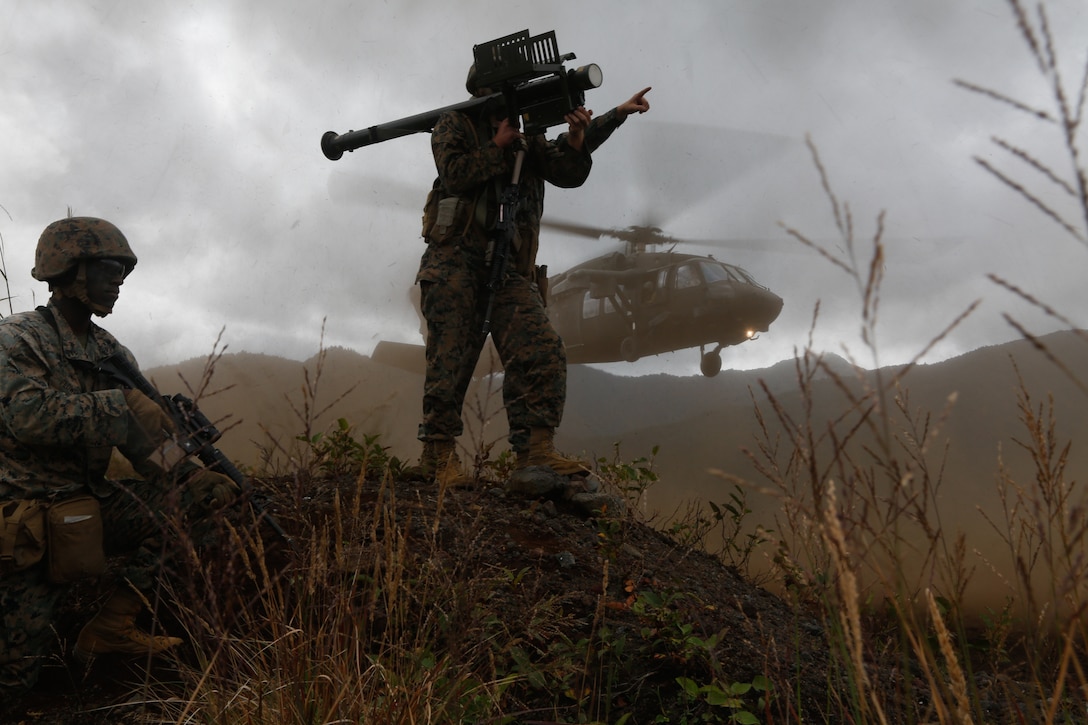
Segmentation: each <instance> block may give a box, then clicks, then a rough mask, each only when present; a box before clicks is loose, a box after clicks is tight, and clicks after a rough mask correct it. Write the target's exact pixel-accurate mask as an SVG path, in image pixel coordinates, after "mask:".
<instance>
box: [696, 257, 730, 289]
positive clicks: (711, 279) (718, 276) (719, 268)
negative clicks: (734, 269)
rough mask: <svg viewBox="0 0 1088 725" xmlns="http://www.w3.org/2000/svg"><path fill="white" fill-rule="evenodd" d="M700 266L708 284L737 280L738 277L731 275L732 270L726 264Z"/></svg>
mask: <svg viewBox="0 0 1088 725" xmlns="http://www.w3.org/2000/svg"><path fill="white" fill-rule="evenodd" d="M699 266H700V267H701V268H702V270H703V279H705V280H706V283H707V284H713V283H715V282H725V281H735V280H736V277H735V276H734V275H733V274H731V273H730V270H729V269H727V268H726V266H725V265H724V264H715V263H713V262H700V263H699Z"/></svg>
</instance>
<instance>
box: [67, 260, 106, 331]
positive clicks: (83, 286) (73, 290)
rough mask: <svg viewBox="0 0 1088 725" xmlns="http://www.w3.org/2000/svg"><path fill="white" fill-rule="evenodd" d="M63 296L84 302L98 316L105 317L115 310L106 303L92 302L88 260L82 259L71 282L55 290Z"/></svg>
mask: <svg viewBox="0 0 1088 725" xmlns="http://www.w3.org/2000/svg"><path fill="white" fill-rule="evenodd" d="M55 292H56V293H59V296H61V297H69V298H74V299H77V300H79V301H80V302H82V303H83V304H84V305H85V306H86V307H87V309H89V310H90V311H91V312H92V313H93V314H94V315H96V316H98V317H105V316H106V315H108V314H110V313H111V312H113V306H112V305H111V306H109V307H107V306H106V305H103V304H100V303H97V302H91V298H90V297H89V296H88V295H87V262H86V260H80V262H79V269H78V271H77V272H76V278H75V279H74V280H72V282H71V283H70V284H67V285H65V286H64V287H63V288H60V289H57V290H55Z"/></svg>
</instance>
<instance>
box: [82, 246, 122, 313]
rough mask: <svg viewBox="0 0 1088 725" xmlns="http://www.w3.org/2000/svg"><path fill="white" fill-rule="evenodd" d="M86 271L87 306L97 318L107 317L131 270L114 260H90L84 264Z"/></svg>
mask: <svg viewBox="0 0 1088 725" xmlns="http://www.w3.org/2000/svg"><path fill="white" fill-rule="evenodd" d="M86 270H87V303H88V306H89V307H90V308H91V310H92V311H93V312H94V313H95V314H97V315H99V316H105V315H108V314H109V313H110V312H112V311H113V306H114V304H116V303H117V298H118V297H119V296H120V295H121V285H122V284H124V282H125V277H127V276H128V273H129V272H131V271H132V268H131V267H129V266H128V265H126V264H124V263H123V262H120V261H118V260H116V259H91V260H87V262H86Z"/></svg>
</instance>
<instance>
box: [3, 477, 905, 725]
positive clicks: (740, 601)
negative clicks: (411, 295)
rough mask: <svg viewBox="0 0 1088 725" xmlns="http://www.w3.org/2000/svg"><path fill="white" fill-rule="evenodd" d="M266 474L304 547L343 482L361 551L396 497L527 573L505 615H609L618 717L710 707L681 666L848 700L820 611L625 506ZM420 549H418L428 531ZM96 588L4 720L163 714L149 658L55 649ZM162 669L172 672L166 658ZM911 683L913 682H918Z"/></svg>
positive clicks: (473, 547)
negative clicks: (142, 698) (94, 656)
mask: <svg viewBox="0 0 1088 725" xmlns="http://www.w3.org/2000/svg"><path fill="white" fill-rule="evenodd" d="M259 483H260V484H261V485H262V486H263V487H264V488H265V489H266V490H271V491H279V492H280V493H278V494H275V495H274V496H273V498H272V499H271V501H270V506H269V510H271V511H273V512H275V513H276V515H277V517H278V518H279V520H280V521H281V523H282V524H283V527H284V528H285V529H287V530H288V532H289V533H290V534H291V535H292V536H294V537H295V538H296V539H297V540H298V541H299V542H300V543H303V545H305V542H306V541H307V537H308V535H309V533H310V532H311V531H312V530H313V528H312V527H314V526H316V525H320V524H321V522H327V521H328V520H329V517H330V516H335V515H336V511H337V509H336V507H335V506H334V494H336V492H337V491H339V492H340V497H341V499H342V500H347V499H349V498H350V497H351V496H352V495H355V496H358V495H359V493H358V492H360V491H361V498H362V502H361V503H362V507H361V509H360V510H361V511H362V512H364V514H366V515H364V516H363V517H361V520H360V521H359V522H357V523H358V524H359V525H358V526H354V527H349V528H347V529H346V531H348V532H349V533H348V535H349V536H352V534H351V533H350V532H360V533H359V536H358V537H357V540H356V541H354V545H355V546H358V547H359V548H360V550H362V549H365V548H366V547H367V546H372V544H368V543H367V542H366V541H365V540H364V537H363V536H362V533H361V532H368V531H369V532H373V531H374V528H375V527H374V526H372V524H373V523H374V522H373V521H372V520H370V519H372V518H373V517H374V516H375V514H374V513H373V512H374V511H378V510H382V509H381V505H380V504H379V503H378V502H380V501H382V500H386V501H393V500H395V501H396V505H395V507H393V506H388V507H387V510H388V511H389V512H391V513H390V516H389V518H388V519H387V520H386V521H384V522H381V523H380V527H381V528H382V529H384V530H388V529H389V528H390V527H393V526H396V527H397V528H398V529H399V530H400V531H401V532H403V533H406V534H407V535H408V536H409V537H418V538H419V540H420V541H421V542H422V541H423V540H425V539H426V540H428V541H429V542H430V544H431V546H433V545H434V543H435V542H436V541H437V542H438V544H439V547H440V548H441V550H442V551H443V552H444V554H445V556H446V557H448V558H450V559H452V560H455V561H457V562H458V564H459V566H458V567H456V569H457V570H458V571H462V570H463V571H471V570H473V569H474V568H475V567H492V568H501V569H504V570H507V571H510V572H521V573H522V575H521V577H520V580H521V582H523V583H522V584H521V585H519V587H520V588H518V589H512V590H509V591H508V593H507V595H506V598H507V601H503V602H501V604H496V607H495V609H496V611H498V612H500V613H501V616H504V617H507V618H509V621H510V622H511V623H513V622H517V621H519V619H520V617H521V616H522V615H523V614H525V612H526V610H527V608H528V607H531V606H533V605H534V604H535V603H537V602H539V601H541V600H542V599H543V598H546V597H551V598H554V599H555V600H556V601H557V602H559V603H560V606H561V608H562V611H563V614H564V615H565V616H564V617H563V620H562V626H563V627H565V628H567V629H568V630H569V631H566V632H565V633H564V634H565V636H566V638H567V639H568V640H569V641H578V640H579V639H580V638H585V637H589V636H592V634H593V633H594V632H600V631H601V627H602V626H607V627H608V628H609V631H611V632H613V633H622V634H623V635H624V637H625V638H626V649H625V651H626V652H627V653H628V654H627V655H626V656H625V659H624V661H623V666H622V667H621V668H620V674H621V677H622V681H620V682H616V683H614V684H613V686H612V687H611V688H610V692H611V693H612V694H611V698H612V700H611V702H609V703H607V710H608V712H609V713H610V717H609V720H610V721H612V722H615V721H617V720H618V719H619V717H620V715H621V714H624V713H626V714H629V720H628V722H631V723H640V722H651V721H653V718H654V717H655V716H657V715H658V714H661V713H667V714H670V715H671V717H670V719H669V720H667V722H680V721H681V720H680V719H679V717H680V713H686V714H687V716H688V717H690V718H697V717H698V716H699V715H700V714H705V713H700V712H699V711H698V708H693V707H692V705H691V703H690V701H688V702H687V704H683V697H682V693H681V692H680V688H679V686H678V684H677V678H679V677H687V678H690V679H691V680H692V681H694V682H696V683H699V684H708V683H710V682H718V683H720V684H722V685H723V686H728V685H730V684H731V683H753V682H757V681H759V680H758V678H760V677H761V676H765V677H767V678H769V679H770V682H771V684H772V687H773V689H772V692H771V696H770V697H768V698H766V704H764V705H763V706H762V707H763V711H762V712H757V713H755V714H756V715H757V716H758V718H759V721H760V722H796V721H799V720H800V719H802V718H803V720H804V721H805V722H827V721H830V722H835V721H837V720H838V718H837V717H836V715H835V714H836V713H842V712H843V705H842V702H841V701H837V700H838V690H839V688H838V686H837V685H836V684H835V676H834V675H832V674H829V645H828V642H827V641H826V630H825V626H824V623H823V622H820V621H818V620H816V619H814V618H812V617H810V616H807V615H805V614H803V613H799V612H798V611H796V610H795V609H794V608H792V607H790V606H788V605H787V604H786V603H785V602H784V601H782V600H781V599H779V598H777V597H775V596H772V595H771V594H770V593H768V592H767V591H765V590H763V589H761V588H760V587H758V586H754V585H753V584H751V583H748V582H746V581H745V580H744V579H743V578H742V577H741V576H739V575H738V573H737V572H735V571H733V570H731V569H730V568H729V567H727V566H724V565H723V564H722V563H721V562H720V561H719V560H717V559H715V558H714V557H711V556H709V555H707V554H705V553H702V552H700V551H696V550H692V549H690V548H687V547H685V546H681V545H679V544H677V543H676V542H675V541H674V540H672V539H670V538H669V537H668V536H666V535H665V534H663V533H661V532H659V531H658V530H656V529H655V528H654V527H653V526H652V525H649V524H646V523H641V522H639V521H637V520H636V518H637V517H635V516H633V515H630V514H624V513H623V512H622V511H610V512H605V513H604V514H600V513H598V514H593V513H589V512H587V510H586V507H585V506H583V505H576V504H575V503H574V502H572V501H571V500H569V498H568V497H565V496H551V497H547V496H546V497H539V498H532V497H527V496H525V495H524V494H512V493H509V492H507V491H506V490H505V489H504V487H503V486H501V485H499V484H495V483H478V484H477V485H475V486H474V487H472V488H461V489H450V490H446V491H443V492H439V491H438V490H437V489H436V488H435V487H434V486H426V485H420V484H418V483H413V482H409V481H403V482H396V483H393V484H389V483H387V484H386V485H385V486H382V485H381V484H379V483H378V482H377V481H373V482H367V483H365V484H363V485H362V487H361V488H359V489H357V488H356V483H355V481H354V480H353V479H351V478H347V477H345V478H342V479H340V480H337V479H325V480H314V481H312V482H309V483H307V484H305V486H304V487H302V490H300V484H298V482H297V481H294V482H290V481H266V482H259ZM292 488H293V490H289V489H292ZM440 493H441V495H440ZM613 508H622V506H619V505H614V506H613ZM394 521H395V523H394ZM435 522H437V525H435ZM265 538H268V537H267V536H266V537H265ZM273 539H274V537H273V538H269V539H268V540H269V542H270V545H273V556H274V558H277V559H280V560H282V561H279V562H278V565H283V566H293V565H296V564H295V562H294V561H292V555H291V554H290V552H289V551H287V550H286V547H283V546H282V545H281V546H280V547H279V549H278V550H277V549H276V548H275V545H274V544H272V542H273ZM378 539H379V540H380V539H381V531H379V537H378ZM420 548H421V550H422V549H424V548H425V547H424V546H423V545H422V544H421V546H420ZM360 553H361V555H364V556H365V552H362V551H361V552H360ZM98 594H99V593H98V592H97V591H96V590H95V584H94V583H89V584H87V585H83V586H81V587H80V588H78V589H77V590H76V591H75V592H74V593H73V594H72V595H71V596H70V597H69V598H68V600H67V601H66V602H65V604H64V609H63V611H62V614H61V617H60V620H59V622H58V640H59V642H58V648H57V653H56V658H55V660H54V661H51V662H50V664H49V666H47V667H46V668H45V671H44V673H43V675H42V679H41V682H40V683H39V685H38V686H37V687H36V689H35V690H34V691H33V692H31V693H30V694H28V695H26V696H25V697H23V698H22V699H21V700H19V701H18V702H8V703H4V704H3V705H2V706H0V722H3V723H86V724H92V723H93V724H100V723H126V722H131V723H135V722H143V723H146V722H156V721H157V720H154V719H149V718H148V716H147V714H146V713H143V714H142V715H139V714H137V711H138V710H139V708H138V707H137V706H136V705H135V704H133V703H131V702H130V698H132V697H133V696H132V694H131V693H132V692H133V691H134V689H133V686H132V683H133V682H140V681H141V680H142V679H143V678H144V677H145V676H146V672H145V671H144V670H142V669H141V668H140V665H141V664H142V663H132V662H116V661H108V660H107V658H102V659H101V660H99V661H98V662H96V663H94V665H93V666H92V667H91V668H90V669H89V670H85V669H84V668H82V667H81V666H79V665H76V664H75V663H73V662H72V661H71V660H70V659H69V658H67V657H65V656H64V655H62V653H61V646H63V645H64V644H65V643H71V642H72V641H74V638H75V636H76V634H77V633H78V631H79V626H80V625H81V623H82V622H83V621H85V619H86V617H87V616H88V614H87V612H88V611H93V608H90V609H89V608H88V604H87V602H89V601H91V600H92V599H94V598H95V597H96V596H98ZM640 600H641V601H642V602H647V601H652V602H654V603H656V604H657V605H659V607H657V608H656V609H654V611H653V612H651V613H650V614H648V613H647V611H646V610H645V608H642V609H640V607H639V606H638V602H639V601H640ZM651 614H652V616H651ZM692 638H697V639H698V640H699V641H702V642H709V643H710V645H709V647H708V649H707V653H706V655H705V656H703V657H694V656H687V655H690V653H691V646H690V644H684V643H683V642H681V644H679V645H678V644H677V642H678V641H680V640H684V641H686V642H691V641H694V640H693V639H692ZM670 642H671V644H670ZM157 667H164V665H158V666H157ZM165 667H166V670H167V672H166V673H165V675H166V676H168V675H169V667H168V665H165ZM156 674H163V673H156V670H155V669H153V670H152V676H155V675H156ZM875 676H877V677H879V678H882V680H884V681H886V683H887V686H888V687H890V688H897V689H904V687H903V686H904V684H905V683H903V682H901V681H899V680H898V679H897V676H896V675H895V673H875ZM906 684H910V685H911V686H913V687H915V688H916V689H915V690H913V691H915V692H917V687H918V686H919V684H920V683H906ZM906 689H909V688H906ZM510 696H511V697H512V698H514V699H516V701H517V705H518V708H519V711H521V712H534V708H539V710H536V711H537V712H543V713H544V714H542V715H541V716H540V717H527V718H525V719H523V720H519V722H556V721H564V722H575V721H576V717H577V712H576V710H574V709H570V710H569V711H564V710H563V708H562V706H559V707H557V706H556V701H557V698H556V693H554V692H552V693H549V692H539V691H534V690H532V689H531V688H528V687H526V688H524V689H523V690H518V689H516V688H515V689H514V690H513V691H512V692H511V695H510ZM914 697H915V699H917V695H915V696H914ZM560 699H561V698H560ZM756 701H757V699H756V698H755V697H754V695H749V696H748V699H747V700H746V701H745V702H746V707H752V708H754V707H755V705H754V703H756ZM916 717H917V716H915V718H916ZM915 718H911V719H912V720H914V721H917V720H916V719H915ZM897 720H898V718H890V721H892V722H895V721H897ZM686 721H687V722H694V721H695V719H688V720H686ZM711 721H715V722H716V721H719V720H711Z"/></svg>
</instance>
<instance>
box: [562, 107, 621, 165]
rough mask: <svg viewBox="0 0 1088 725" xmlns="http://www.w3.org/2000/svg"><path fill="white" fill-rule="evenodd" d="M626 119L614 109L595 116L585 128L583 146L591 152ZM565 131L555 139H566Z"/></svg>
mask: <svg viewBox="0 0 1088 725" xmlns="http://www.w3.org/2000/svg"><path fill="white" fill-rule="evenodd" d="M625 120H626V119H623V118H620V117H619V115H618V114H617V113H616V109H615V108H613V109H612V110H610V111H608V112H607V113H605V114H604V115H601V116H597V117H596V118H594V119H593V120H592V121H590V122H589V128H587V129H586V140H585V148H586V150H587V151H589V153H591V154H592V153H593V152H594V151H596V150H597V149H599V148H600V147H601V144H603V143H604V142H605V141H607V140H608V137H609V136H611V135H612V132H613V131H615V130H616V129H617V128H619V127H620V126H622V125H623V122H624V121H625ZM566 135H567V134H566V133H565V132H564V133H562V134H560V136H559V138H558V139H556V141H562V140H565V139H566Z"/></svg>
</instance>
